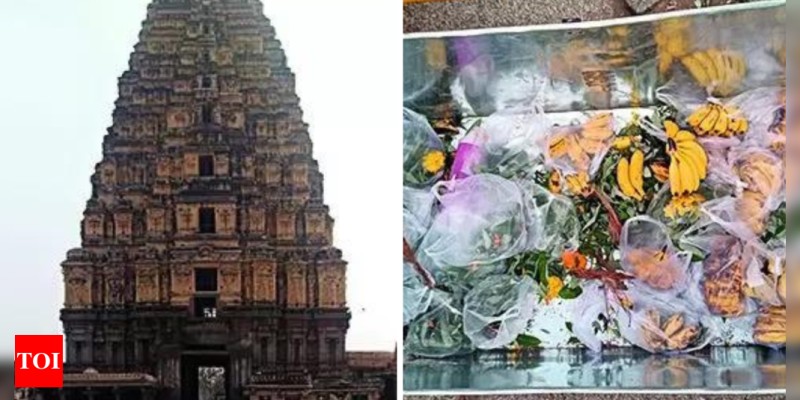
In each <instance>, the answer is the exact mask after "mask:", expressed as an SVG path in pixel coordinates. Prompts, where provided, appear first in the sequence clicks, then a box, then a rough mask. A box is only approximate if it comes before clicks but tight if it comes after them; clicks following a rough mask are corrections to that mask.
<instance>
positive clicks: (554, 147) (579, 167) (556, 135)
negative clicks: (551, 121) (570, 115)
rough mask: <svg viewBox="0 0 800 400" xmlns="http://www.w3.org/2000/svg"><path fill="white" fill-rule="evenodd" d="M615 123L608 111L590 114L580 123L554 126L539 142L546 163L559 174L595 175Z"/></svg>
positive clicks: (606, 149)
mask: <svg viewBox="0 0 800 400" xmlns="http://www.w3.org/2000/svg"><path fill="white" fill-rule="evenodd" d="M616 128H617V122H616V121H615V119H614V116H613V114H611V113H599V114H595V115H593V116H591V117H590V118H589V119H588V120H587V121H585V122H583V123H581V124H579V125H570V126H564V127H554V128H552V129H551V130H550V132H549V133H548V135H547V136H546V137H545V138H544V141H543V143H542V144H541V146H542V148H543V149H544V154H545V165H546V166H547V167H549V168H552V169H556V170H558V171H559V172H560V173H561V175H563V176H569V175H577V174H581V173H583V174H587V175H588V176H590V177H591V176H592V175H594V173H595V172H597V170H598V169H599V168H600V164H601V163H602V161H603V157H605V155H606V153H607V152H608V149H609V148H610V147H611V142H612V141H613V140H614V133H615V132H616Z"/></svg>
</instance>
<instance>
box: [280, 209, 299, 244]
mask: <svg viewBox="0 0 800 400" xmlns="http://www.w3.org/2000/svg"><path fill="white" fill-rule="evenodd" d="M276 226H277V236H278V240H294V239H295V238H296V236H295V218H294V214H293V213H290V212H286V211H282V212H278V215H277V218H276Z"/></svg>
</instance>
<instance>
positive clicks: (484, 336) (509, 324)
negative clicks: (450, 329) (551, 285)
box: [464, 275, 538, 350]
mask: <svg viewBox="0 0 800 400" xmlns="http://www.w3.org/2000/svg"><path fill="white" fill-rule="evenodd" d="M536 290H537V289H536V286H535V284H534V282H533V279H531V278H530V277H528V276H523V277H516V276H513V275H495V276H490V277H488V278H486V279H484V280H482V281H481V282H479V283H478V284H477V285H476V286H475V287H474V288H473V289H472V290H470V291H469V293H467V295H466V297H465V298H464V332H465V333H466V335H467V337H469V338H470V340H471V341H472V344H473V345H474V346H475V347H477V348H479V349H484V350H489V349H499V348H502V347H504V346H507V345H509V344H511V343H512V342H513V341H514V340H515V339H516V338H517V336H519V334H521V333H522V332H524V330H525V328H526V327H527V325H528V322H529V321H530V320H531V319H532V318H533V315H534V310H535V307H536V304H537V302H538V296H537V294H536Z"/></svg>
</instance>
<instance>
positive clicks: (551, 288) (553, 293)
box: [544, 276, 564, 304]
mask: <svg viewBox="0 0 800 400" xmlns="http://www.w3.org/2000/svg"><path fill="white" fill-rule="evenodd" d="M563 288H564V282H563V281H562V280H561V278H559V277H557V276H551V277H549V278H547V294H546V295H545V297H544V301H545V303H548V304H549V303H550V301H551V300H553V299H555V298H556V297H558V294H559V293H561V289H563Z"/></svg>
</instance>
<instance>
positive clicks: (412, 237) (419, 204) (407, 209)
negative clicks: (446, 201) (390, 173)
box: [403, 187, 436, 250]
mask: <svg viewBox="0 0 800 400" xmlns="http://www.w3.org/2000/svg"><path fill="white" fill-rule="evenodd" d="M435 203H436V196H434V194H433V192H432V191H430V190H427V189H414V188H410V187H403V237H404V238H405V239H406V240H407V241H408V244H409V245H410V246H411V248H412V249H414V250H415V249H416V248H417V246H418V245H419V242H420V241H421V240H422V238H423V237H424V236H425V233H427V232H428V229H429V228H430V226H431V223H432V222H433V216H434V213H435V207H434V205H435Z"/></svg>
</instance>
